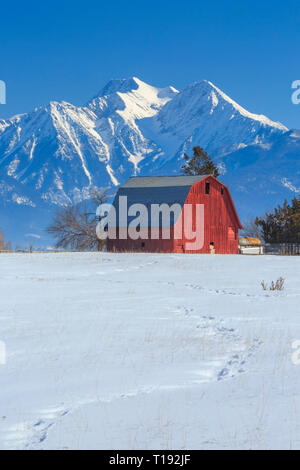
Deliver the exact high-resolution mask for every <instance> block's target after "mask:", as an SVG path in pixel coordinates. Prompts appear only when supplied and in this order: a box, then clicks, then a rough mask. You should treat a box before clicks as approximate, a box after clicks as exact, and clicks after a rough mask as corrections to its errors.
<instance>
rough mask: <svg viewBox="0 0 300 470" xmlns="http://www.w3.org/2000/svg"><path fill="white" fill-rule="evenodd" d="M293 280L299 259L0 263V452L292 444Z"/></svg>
mask: <svg viewBox="0 0 300 470" xmlns="http://www.w3.org/2000/svg"><path fill="white" fill-rule="evenodd" d="M279 276H283V277H284V278H285V279H286V284H285V290H284V291H283V292H269V291H263V290H262V288H261V286H260V282H261V281H262V280H265V281H271V280H273V279H275V280H276V279H277V278H278V277H279ZM299 278H300V259H299V258H297V257H294V258H292V257H276V256H274V257H271V256H261V257H252V256H249V257H243V256H228V255H227V256H220V255H219V256H209V255H159V254H157V255H152V254H143V255H140V254H110V253H103V254H98V253H92V254H91V253H90V254H85V253H65V254H7V255H5V254H1V255H0V298H1V301H0V340H1V341H4V342H5V344H6V353H7V358H6V364H3V365H0V380H1V382H0V383H1V391H0V448H2V449H117V448H119V449H158V448H162V449H223V448H224V449H249V448H251V449H256V448H265V449H269V448H273V449H274V448H284V449H290V448H292V449H300V415H299V413H300V365H295V364H293V362H292V354H293V352H295V351H293V349H292V343H293V341H295V340H300V285H299Z"/></svg>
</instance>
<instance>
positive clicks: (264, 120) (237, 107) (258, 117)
mask: <svg viewBox="0 0 300 470" xmlns="http://www.w3.org/2000/svg"><path fill="white" fill-rule="evenodd" d="M202 84H203V85H202V87H203V88H204V85H205V84H206V85H207V89H210V90H211V92H212V93H215V94H217V95H219V97H221V98H222V99H223V100H224V101H226V102H227V103H229V104H231V105H232V106H233V108H234V109H235V110H236V111H237V112H239V113H240V114H241V115H242V116H245V117H248V118H250V119H254V120H255V121H259V122H261V123H262V124H264V125H266V126H270V127H275V128H277V129H280V130H282V131H285V132H286V131H288V128H287V127H285V126H284V125H283V124H281V123H280V122H275V121H271V119H269V118H267V117H266V116H264V115H263V114H253V113H250V112H249V111H247V110H246V109H245V108H243V107H242V106H240V105H239V104H238V103H236V101H234V100H232V99H231V98H230V97H229V96H228V95H226V93H224V92H223V91H222V90H220V89H219V88H218V87H217V86H216V85H214V84H213V83H212V82H209V81H207V80H203V82H202ZM208 87H209V88H208Z"/></svg>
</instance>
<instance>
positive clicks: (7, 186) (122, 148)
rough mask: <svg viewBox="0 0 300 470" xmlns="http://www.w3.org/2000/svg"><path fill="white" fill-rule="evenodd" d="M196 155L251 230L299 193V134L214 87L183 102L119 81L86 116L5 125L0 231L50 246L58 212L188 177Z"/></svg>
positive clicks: (53, 107) (39, 112)
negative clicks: (131, 185) (149, 183)
mask: <svg viewBox="0 0 300 470" xmlns="http://www.w3.org/2000/svg"><path fill="white" fill-rule="evenodd" d="M194 145H200V146H202V147H204V148H205V149H206V150H207V152H208V153H209V154H210V155H211V156H212V157H213V158H214V159H215V161H216V162H217V163H218V165H219V167H220V169H221V173H222V176H221V179H222V180H223V181H224V182H225V183H226V184H228V185H229V187H230V189H231V192H232V194H233V197H234V201H235V203H236V206H237V209H238V211H239V214H240V217H241V219H242V220H243V219H245V218H246V217H248V216H249V215H258V214H260V213H262V212H263V211H264V210H266V209H268V208H272V207H273V206H274V205H275V204H277V203H280V202H282V201H283V199H284V198H285V197H287V198H291V197H292V196H293V195H294V194H295V193H299V192H300V131H295V130H289V129H287V128H286V127H285V126H284V125H283V124H281V123H278V122H273V121H271V120H270V119H268V118H267V117H265V116H263V115H256V114H252V113H250V112H248V111H246V110H245V109H244V108H242V107H241V106H239V105H238V104H237V103H236V102H234V101H233V100H232V99H231V98H229V97H228V96H227V95H226V94H225V93H223V92H222V91H221V90H220V89H218V88H217V87H216V86H215V85H213V84H212V83H210V82H208V81H202V82H200V83H194V84H192V85H190V86H188V87H187V88H186V89H184V90H183V91H181V92H179V91H178V90H176V89H175V88H173V87H172V86H169V87H166V88H157V87H153V86H151V85H148V84H146V83H144V82H142V81H141V80H139V79H138V78H135V77H133V78H130V79H121V80H112V81H110V82H109V83H108V84H107V85H106V86H105V87H104V88H103V89H102V90H101V91H100V93H99V94H98V95H97V96H95V97H94V98H93V99H92V100H91V101H89V102H88V103H87V104H86V105H85V106H81V107H79V106H74V105H72V104H70V103H66V102H60V103H58V102H50V103H49V104H48V105H47V106H45V107H39V108H36V109H34V110H33V111H32V112H31V113H28V114H22V115H17V116H14V117H12V118H11V119H9V120H0V195H1V200H2V202H1V205H0V217H1V218H0V228H2V230H3V231H4V232H6V234H8V235H7V236H8V237H9V238H11V239H13V240H17V241H21V240H22V241H23V242H24V240H25V238H24V237H26V236H27V237H28V240H29V239H30V237H34V238H35V239H37V237H41V238H40V239H39V240H40V244H41V245H43V244H44V241H45V240H46V238H45V233H44V227H45V225H46V224H47V221H48V220H49V217H50V215H51V213H52V212H53V208H55V207H58V206H62V205H66V204H69V203H71V202H79V201H82V200H84V199H88V198H89V196H90V192H91V189H92V188H93V187H94V186H97V187H105V188H109V189H110V190H112V191H113V190H114V189H116V188H117V187H118V185H119V184H122V183H123V182H124V181H125V180H126V179H127V178H128V177H129V176H132V175H147V174H156V175H158V174H161V175H165V174H176V173H180V167H181V165H182V158H183V153H184V152H187V153H189V154H191V152H192V148H193V146H194ZM43 240H44V241H43ZM45 243H46V241H45Z"/></svg>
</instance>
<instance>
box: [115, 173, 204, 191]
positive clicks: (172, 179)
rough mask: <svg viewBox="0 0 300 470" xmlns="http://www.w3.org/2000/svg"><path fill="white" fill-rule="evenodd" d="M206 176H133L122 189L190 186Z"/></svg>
mask: <svg viewBox="0 0 300 470" xmlns="http://www.w3.org/2000/svg"><path fill="white" fill-rule="evenodd" d="M206 176H207V175H198V176H133V177H131V178H129V180H127V181H126V183H125V184H123V186H121V187H122V188H159V187H168V186H192V185H193V184H195V183H198V181H201V180H203V178H206Z"/></svg>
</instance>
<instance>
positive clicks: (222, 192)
mask: <svg viewBox="0 0 300 470" xmlns="http://www.w3.org/2000/svg"><path fill="white" fill-rule="evenodd" d="M221 194H222V196H223V194H224V186H221Z"/></svg>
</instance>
